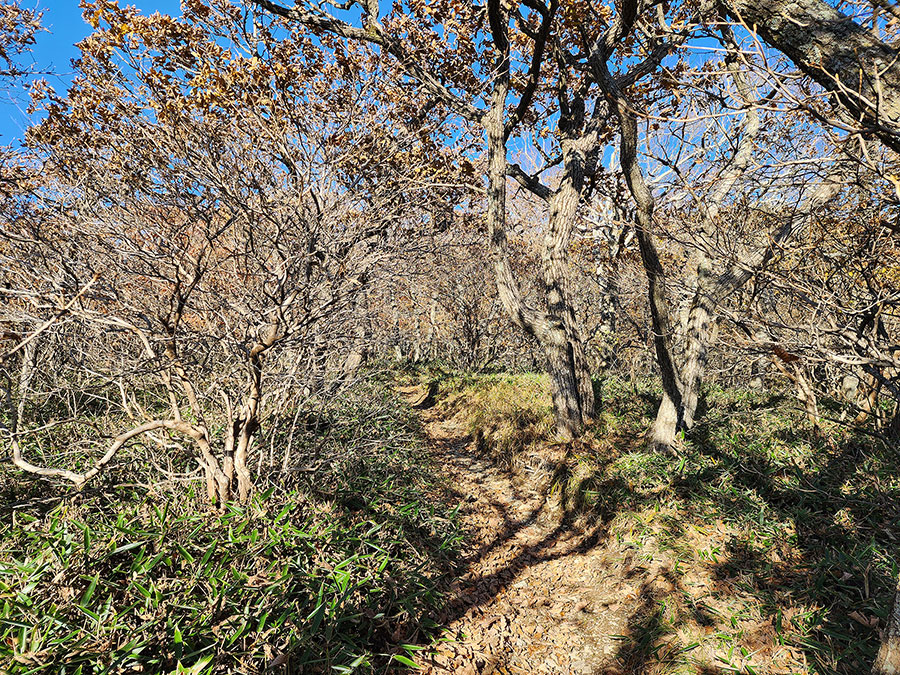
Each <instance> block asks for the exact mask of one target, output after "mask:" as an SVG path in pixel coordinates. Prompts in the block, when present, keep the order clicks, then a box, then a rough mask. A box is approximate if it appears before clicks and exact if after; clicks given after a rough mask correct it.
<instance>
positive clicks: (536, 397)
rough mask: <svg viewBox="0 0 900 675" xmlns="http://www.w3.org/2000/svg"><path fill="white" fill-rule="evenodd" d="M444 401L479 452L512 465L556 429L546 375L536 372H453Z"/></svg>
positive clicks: (446, 382) (445, 408)
mask: <svg viewBox="0 0 900 675" xmlns="http://www.w3.org/2000/svg"><path fill="white" fill-rule="evenodd" d="M441 388H442V390H444V392H446V393H445V396H444V397H443V398H442V400H441V402H440V405H441V410H442V411H443V412H445V413H446V414H447V415H455V416H456V418H457V419H458V420H459V421H461V422H462V423H463V425H464V426H465V428H466V430H467V431H468V432H469V433H470V434H471V435H472V437H473V438H474V439H475V440H476V443H477V445H478V448H479V449H480V450H481V451H487V452H490V453H491V454H492V455H493V456H494V457H495V458H496V459H498V460H500V461H501V462H503V463H506V464H509V463H510V462H512V461H513V459H514V457H515V456H516V455H517V454H519V453H521V452H523V451H525V450H527V449H528V448H530V447H532V446H533V445H535V444H539V443H542V442H546V440H547V439H549V438H551V437H552V434H553V432H554V416H553V407H552V405H551V403H550V398H549V396H550V394H549V390H550V385H549V382H548V380H547V376H546V375H543V374H538V373H522V374H516V375H511V374H504V373H500V374H490V375H481V376H477V375H467V376H455V377H449V378H447V379H445V380H444V381H443V382H442V383H441Z"/></svg>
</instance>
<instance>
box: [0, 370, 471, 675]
mask: <svg viewBox="0 0 900 675" xmlns="http://www.w3.org/2000/svg"><path fill="white" fill-rule="evenodd" d="M313 418H314V420H315V423H311V424H307V425H306V426H304V428H303V433H302V434H300V437H299V441H300V442H299V443H298V447H297V448H296V449H295V459H296V462H295V463H294V464H293V465H295V466H300V467H302V466H304V465H309V464H312V465H314V466H317V467H318V468H317V469H316V470H315V471H314V472H306V471H299V472H292V473H290V474H289V475H290V476H291V477H290V478H289V479H287V480H285V478H284V476H282V475H278V476H276V475H271V476H269V477H268V478H266V477H263V478H261V479H260V480H259V482H260V484H261V487H263V488H265V489H264V490H263V491H262V492H260V493H259V494H258V495H257V496H256V497H255V499H254V500H253V502H252V503H251V504H248V505H247V506H246V507H236V506H232V507H229V508H228V509H226V510H225V511H224V512H222V513H216V512H213V511H211V510H210V509H209V508H208V507H207V506H205V504H204V502H205V500H204V494H203V493H204V490H203V489H202V487H201V486H198V485H196V484H189V485H188V487H184V486H177V487H173V488H169V489H166V490H155V489H149V490H148V489H145V488H138V487H134V485H133V484H130V485H121V484H120V485H118V486H117V485H116V484H115V483H113V482H112V479H111V478H109V479H108V480H107V481H106V482H105V483H102V484H100V485H99V486H97V487H96V488H93V489H91V490H89V491H86V492H85V493H82V494H71V493H64V491H63V489H62V488H60V487H58V486H53V485H46V484H39V483H35V482H33V481H29V480H27V479H23V478H22V477H21V476H19V475H18V474H15V473H14V472H13V471H12V470H11V469H8V468H4V469H3V471H4V472H5V473H4V474H3V475H2V476H0V478H2V480H3V486H4V489H3V490H2V491H0V670H6V671H8V672H10V673H17V674H18V673H21V674H25V673H73V674H74V673H83V674H86V673H125V672H153V673H157V672H159V673H162V672H165V673H169V672H194V673H226V672H245V673H252V672H262V671H264V670H266V669H267V668H271V669H273V671H274V672H279V671H280V672H311V673H315V672H323V673H324V672H328V673H334V672H351V671H360V672H370V671H379V672H381V671H383V670H384V669H385V668H386V667H388V665H390V664H393V665H394V666H398V665H402V664H408V662H409V661H410V659H414V658H415V652H416V650H417V649H418V648H417V647H415V645H416V644H419V643H423V642H426V643H427V641H428V640H429V637H430V633H429V631H430V630H431V628H432V627H433V626H434V624H433V623H432V622H431V621H430V618H429V617H430V616H431V614H432V610H433V608H434V607H435V606H436V605H437V604H438V603H439V602H440V595H439V593H438V591H437V587H438V584H439V582H440V580H441V579H442V578H443V577H444V576H445V575H446V574H448V573H449V571H450V570H451V569H452V567H453V561H454V560H455V555H456V550H457V548H458V545H459V541H460V534H459V531H458V528H457V525H456V522H455V514H454V512H452V511H451V510H450V508H449V507H446V506H444V505H442V504H441V503H440V502H439V501H438V500H435V499H433V497H432V490H433V489H434V482H435V479H434V472H433V467H431V466H430V465H429V464H428V462H427V460H426V459H425V456H424V453H423V452H422V445H421V441H420V434H419V432H418V430H417V428H416V426H415V420H414V418H413V417H412V416H411V415H410V413H409V412H408V411H407V410H405V409H404V407H403V406H401V405H400V404H399V403H398V402H397V401H396V398H395V397H394V395H393V392H391V391H390V390H389V389H387V388H386V387H385V386H382V385H372V386H369V387H365V388H364V390H362V391H356V392H352V393H351V394H350V395H348V396H345V397H343V398H342V402H341V403H340V404H339V405H337V406H336V407H333V408H331V409H329V410H325V411H320V412H319V413H317V414H316V415H314V416H308V417H305V418H304V419H307V420H310V419H313ZM272 428H273V431H272V432H271V433H273V434H279V433H284V430H283V427H280V426H279V425H277V424H273V425H272ZM270 440H274V441H275V443H273V444H272V445H273V446H274V447H278V442H280V441H281V440H283V439H280V438H274V439H271V438H266V437H263V438H262V439H261V442H260V444H259V447H266V446H267V444H269V441H270ZM295 442H296V441H295ZM317 463H318V464H317ZM123 464H127V462H123ZM61 493H63V494H62V496H60V494H61Z"/></svg>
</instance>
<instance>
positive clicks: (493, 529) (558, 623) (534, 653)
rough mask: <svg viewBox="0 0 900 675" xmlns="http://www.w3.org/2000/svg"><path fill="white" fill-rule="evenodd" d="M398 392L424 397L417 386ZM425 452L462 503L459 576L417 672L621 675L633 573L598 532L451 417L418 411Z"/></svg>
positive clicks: (627, 559) (636, 589)
mask: <svg viewBox="0 0 900 675" xmlns="http://www.w3.org/2000/svg"><path fill="white" fill-rule="evenodd" d="M401 393H403V394H404V396H405V397H406V398H407V400H409V401H410V402H413V403H414V402H415V401H416V399H419V400H424V392H423V391H422V390H421V389H418V388H414V387H408V388H404V389H402V390H401ZM420 413H421V417H422V421H423V424H424V426H425V430H426V432H427V435H428V447H429V449H430V451H431V452H432V453H433V455H434V459H435V461H436V462H437V463H438V465H439V466H442V467H444V468H445V470H446V474H447V475H446V477H447V483H448V484H449V485H450V486H451V488H452V490H453V491H454V492H455V493H456V497H457V498H459V499H460V500H461V501H462V507H461V509H460V515H461V519H462V523H463V525H464V527H465V528H466V530H467V531H468V534H469V537H470V539H469V541H470V542H471V544H470V549H469V551H468V553H467V554H466V555H465V557H464V570H465V572H464V573H463V574H461V576H460V577H459V578H458V579H457V580H456V581H455V582H454V583H453V585H452V587H451V595H450V602H449V603H448V605H447V606H446V608H445V609H444V611H443V613H442V614H441V616H440V617H439V619H440V621H441V623H442V624H443V625H444V626H446V628H447V631H446V633H445V637H446V638H447V639H448V641H447V642H444V643H442V644H440V646H439V647H438V649H437V653H436V654H435V655H433V656H432V657H430V658H428V659H423V658H420V659H419V660H420V662H422V661H424V665H425V668H424V672H426V673H435V674H437V673H500V674H502V673H574V674H579V673H592V674H604V675H613V674H617V673H624V672H625V670H623V669H622V667H621V666H620V665H619V663H620V658H619V656H620V655H619V651H620V649H621V647H622V642H621V639H617V638H616V637H614V636H617V635H623V634H626V633H627V632H628V627H627V624H628V619H629V616H630V615H631V608H632V607H633V606H634V605H635V604H636V599H637V595H638V594H639V593H640V592H641V591H640V586H641V582H640V581H639V580H638V578H636V577H640V576H642V575H641V574H640V572H644V571H646V570H641V569H640V568H636V567H635V565H634V563H633V561H632V556H631V555H630V554H628V553H626V554H625V555H623V553H622V551H621V550H617V551H614V550H610V549H608V548H606V546H605V537H604V536H603V535H604V532H603V531H601V530H600V528H599V527H594V528H591V527H581V526H578V525H576V524H573V523H572V522H568V521H567V519H565V518H563V517H561V515H560V511H561V510H560V509H557V508H554V505H553V500H552V499H549V500H548V499H547V497H546V494H544V493H545V492H546V490H545V489H538V488H537V487H536V486H534V485H532V484H530V481H527V480H521V479H517V478H514V477H513V476H511V475H510V473H509V472H508V471H504V470H502V469H500V468H499V467H498V466H497V465H496V464H495V463H494V462H493V461H492V460H491V458H490V457H488V456H486V455H484V454H479V452H478V450H477V448H476V446H475V443H473V442H472V440H471V439H470V438H468V437H467V436H466V434H465V432H464V430H463V429H461V428H460V426H459V425H458V424H457V423H455V422H454V421H453V420H452V419H444V418H443V417H442V416H441V415H440V413H439V412H437V411H436V410H435V409H434V408H431V409H427V410H421V411H420Z"/></svg>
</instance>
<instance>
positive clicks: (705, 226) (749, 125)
mask: <svg viewBox="0 0 900 675" xmlns="http://www.w3.org/2000/svg"><path fill="white" fill-rule="evenodd" d="M726 35H728V34H726ZM737 60H738V57H737V55H736V54H735V52H734V51H731V52H729V54H728V56H727V57H726V65H727V68H728V71H729V72H730V74H731V79H732V80H733V81H734V85H735V89H736V91H737V93H738V96H740V98H741V99H743V103H744V105H746V106H747V113H746V115H745V116H744V120H743V123H742V125H741V127H742V132H743V133H742V134H741V136H740V140H739V141H738V143H737V148H736V150H735V151H734V154H733V155H732V156H731V159H730V160H729V162H728V166H727V168H726V170H725V172H724V174H723V175H722V178H721V179H720V180H719V182H718V185H717V186H716V189H715V190H713V192H712V194H711V195H710V196H709V198H708V199H707V201H706V204H704V205H703V209H702V213H703V220H702V227H701V234H700V242H699V244H700V245H699V247H698V250H697V254H696V265H697V288H696V290H695V292H694V298H693V300H692V301H691V309H690V313H689V315H688V323H687V330H686V331H685V338H686V345H685V354H684V369H683V371H682V378H683V381H684V389H683V392H682V395H683V401H682V405H683V406H684V410H683V419H684V426H685V428H687V429H690V428H691V427H693V426H694V417H695V415H696V413H697V404H698V403H699V399H700V387H701V385H702V383H703V373H704V371H705V370H706V362H707V359H708V354H709V345H710V337H711V333H712V324H713V321H714V320H715V310H716V304H717V303H716V288H715V281H716V278H715V276H714V262H713V255H712V251H714V250H715V248H716V247H715V237H716V232H717V230H718V226H719V208H720V207H721V204H722V202H723V201H724V200H725V197H726V196H727V194H728V193H729V192H731V190H732V188H734V185H735V184H736V183H737V181H738V179H739V178H740V177H741V176H742V175H743V174H744V171H745V170H746V169H747V165H748V164H749V163H750V157H751V155H752V153H753V148H754V145H755V142H756V136H757V134H758V133H759V111H758V110H757V109H756V107H755V103H756V102H755V101H751V100H750V95H751V92H750V87H749V86H748V84H747V81H746V80H745V78H744V74H743V73H742V72H741V70H740V68H739V67H737V66H736V65H735V64H736V62H737Z"/></svg>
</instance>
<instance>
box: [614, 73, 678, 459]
mask: <svg viewBox="0 0 900 675" xmlns="http://www.w3.org/2000/svg"><path fill="white" fill-rule="evenodd" d="M600 75H601V78H600V82H601V86H602V87H603V89H604V93H605V94H606V96H607V98H608V99H609V102H610V105H611V106H612V107H613V108H614V109H615V111H616V114H617V117H618V119H619V135H620V150H619V161H620V162H621V164H622V170H623V172H624V173H625V182H626V183H627V184H628V189H629V190H630V191H631V195H632V197H634V201H635V204H636V205H637V214H636V220H637V223H636V224H635V232H636V234H637V239H638V246H639V248H640V251H641V261H642V262H643V265H644V273H645V274H646V275H647V287H648V300H649V306H650V317H651V322H652V326H653V344H654V347H655V351H656V362H657V364H658V365H659V370H660V375H661V377H662V385H663V398H662V402H661V404H660V407H659V411H658V413H657V416H656V420H655V421H654V422H653V425H652V426H651V428H650V432H649V435H648V437H649V440H650V442H651V443H652V444H653V445H657V446H661V447H672V445H673V444H674V442H675V434H676V433H677V431H678V427H679V425H680V423H681V409H682V394H681V381H680V379H679V376H678V372H677V370H676V368H675V362H674V359H673V358H672V326H671V321H670V319H669V300H668V297H667V293H666V275H665V271H664V270H663V267H662V263H660V260H659V253H658V252H657V249H656V242H655V240H654V237H653V233H652V228H653V209H654V201H653V194H652V193H651V192H650V188H649V187H648V186H647V183H646V181H645V180H644V175H643V172H642V171H641V167H640V165H639V164H638V160H637V140H638V134H637V119H636V117H635V114H634V110H633V108H632V106H631V104H630V103H629V101H628V99H627V98H626V97H625V94H624V93H623V92H622V91H621V89H620V88H619V86H618V84H617V83H616V81H615V80H614V79H613V78H612V77H611V76H610V74H609V71H608V70H606V67H605V64H604V65H603V66H602V70H601V72H600Z"/></svg>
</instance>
